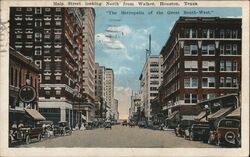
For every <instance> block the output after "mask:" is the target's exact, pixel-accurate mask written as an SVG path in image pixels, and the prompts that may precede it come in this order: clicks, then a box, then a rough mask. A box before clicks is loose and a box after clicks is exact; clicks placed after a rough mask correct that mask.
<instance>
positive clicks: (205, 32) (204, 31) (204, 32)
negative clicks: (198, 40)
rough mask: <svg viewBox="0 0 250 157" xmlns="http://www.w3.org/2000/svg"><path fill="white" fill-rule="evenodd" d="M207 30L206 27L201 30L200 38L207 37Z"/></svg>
mask: <svg viewBox="0 0 250 157" xmlns="http://www.w3.org/2000/svg"><path fill="white" fill-rule="evenodd" d="M207 32H208V30H207V29H203V30H202V38H207V36H208V34H207Z"/></svg>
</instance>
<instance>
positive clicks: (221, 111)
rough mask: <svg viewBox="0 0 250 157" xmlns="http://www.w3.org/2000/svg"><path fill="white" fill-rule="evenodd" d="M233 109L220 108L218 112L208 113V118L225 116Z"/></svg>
mask: <svg viewBox="0 0 250 157" xmlns="http://www.w3.org/2000/svg"><path fill="white" fill-rule="evenodd" d="M232 110H233V107H225V108H221V109H220V110H218V111H217V112H215V113H212V114H210V115H208V117H207V118H208V119H216V118H220V117H222V116H225V115H226V114H228V113H230V112H231V111H232Z"/></svg>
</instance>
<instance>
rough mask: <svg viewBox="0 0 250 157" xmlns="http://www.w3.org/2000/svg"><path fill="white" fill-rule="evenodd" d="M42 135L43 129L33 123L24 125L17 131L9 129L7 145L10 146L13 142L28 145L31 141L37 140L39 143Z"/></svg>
mask: <svg viewBox="0 0 250 157" xmlns="http://www.w3.org/2000/svg"><path fill="white" fill-rule="evenodd" d="M42 133H43V128H42V125H41V124H39V123H35V124H34V125H32V124H29V125H25V126H24V127H21V128H17V129H10V134H9V145H12V144H13V143H14V142H18V141H21V142H25V143H26V144H29V143H30V141H31V139H37V141H41V139H42Z"/></svg>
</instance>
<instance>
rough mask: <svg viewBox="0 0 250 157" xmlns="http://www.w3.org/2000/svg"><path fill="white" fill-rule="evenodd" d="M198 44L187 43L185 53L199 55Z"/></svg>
mask: <svg viewBox="0 0 250 157" xmlns="http://www.w3.org/2000/svg"><path fill="white" fill-rule="evenodd" d="M197 54H198V46H197V45H186V46H184V55H197Z"/></svg>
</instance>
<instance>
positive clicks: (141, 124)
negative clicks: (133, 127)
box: [138, 121, 146, 128]
mask: <svg viewBox="0 0 250 157" xmlns="http://www.w3.org/2000/svg"><path fill="white" fill-rule="evenodd" d="M138 126H139V127H140V128H145V127H146V121H139V122H138Z"/></svg>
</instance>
